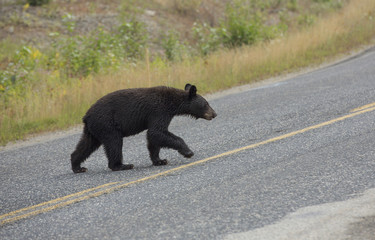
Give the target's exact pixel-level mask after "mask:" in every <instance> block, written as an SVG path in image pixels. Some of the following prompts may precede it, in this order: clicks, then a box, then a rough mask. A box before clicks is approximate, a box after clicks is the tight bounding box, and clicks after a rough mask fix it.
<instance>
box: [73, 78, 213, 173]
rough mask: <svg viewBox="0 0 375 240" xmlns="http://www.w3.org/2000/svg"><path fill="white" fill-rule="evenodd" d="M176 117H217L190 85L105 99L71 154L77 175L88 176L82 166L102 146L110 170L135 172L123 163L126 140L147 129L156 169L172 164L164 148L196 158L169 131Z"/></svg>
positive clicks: (87, 120)
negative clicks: (165, 156) (163, 151)
mask: <svg viewBox="0 0 375 240" xmlns="http://www.w3.org/2000/svg"><path fill="white" fill-rule="evenodd" d="M176 115H190V116H192V117H194V118H196V119H198V118H204V119H206V120H211V119H213V118H215V117H216V113H215V111H214V110H213V109H212V108H211V107H210V105H209V104H208V102H207V101H206V100H205V99H204V98H203V97H202V96H200V95H198V94H197V88H196V87H195V86H194V85H190V84H186V86H185V90H179V89H175V88H171V87H164V86H160V87H152V88H134V89H124V90H119V91H116V92H113V93H110V94H108V95H106V96H104V97H102V98H101V99H99V100H98V101H97V102H96V103H95V104H94V105H92V106H91V108H90V109H89V110H88V111H87V113H86V115H85V116H84V117H83V123H84V128H83V134H82V137H81V139H80V141H79V142H78V144H77V147H76V149H75V151H74V152H73V153H72V154H71V163H72V170H73V172H74V173H81V172H86V171H87V168H84V167H81V163H82V162H84V161H85V160H86V159H87V158H88V157H89V156H90V155H91V153H93V152H94V151H95V150H97V149H98V148H99V147H100V146H101V145H102V144H103V146H104V150H105V153H106V156H107V158H108V167H109V168H110V169H112V170H113V171H119V170H126V169H132V168H133V165H132V164H123V163H122V160H123V159H122V143H123V138H124V137H127V136H131V135H135V134H138V133H140V132H142V131H144V130H146V129H148V131H147V147H148V150H149V153H150V158H151V161H152V164H153V165H155V166H158V165H166V164H167V163H168V162H167V160H165V159H160V158H159V152H160V149H161V148H172V149H175V150H177V151H178V152H179V153H180V154H182V155H183V156H184V157H186V158H190V157H192V156H193V155H194V153H193V152H192V151H191V150H190V149H189V147H188V146H187V145H186V143H185V142H184V140H182V138H180V137H178V136H176V135H174V134H173V133H171V132H169V131H168V126H169V124H170V122H171V121H172V118H173V117H174V116H176Z"/></svg>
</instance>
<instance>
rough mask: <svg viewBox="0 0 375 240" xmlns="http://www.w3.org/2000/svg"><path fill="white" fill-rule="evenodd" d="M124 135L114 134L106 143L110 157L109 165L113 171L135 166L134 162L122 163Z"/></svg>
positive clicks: (106, 149) (105, 146) (105, 149)
mask: <svg viewBox="0 0 375 240" xmlns="http://www.w3.org/2000/svg"><path fill="white" fill-rule="evenodd" d="M122 143H123V140H122V137H121V136H120V135H119V134H112V135H110V138H108V139H107V140H106V141H105V142H103V145H104V151H105V153H106V155H107V158H108V167H109V168H110V169H112V171H121V170H128V169H132V168H134V165H133V164H122Z"/></svg>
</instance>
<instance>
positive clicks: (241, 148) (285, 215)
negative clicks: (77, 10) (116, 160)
mask: <svg viewBox="0 0 375 240" xmlns="http://www.w3.org/2000/svg"><path fill="white" fill-rule="evenodd" d="M182 87H183V86H182ZM197 87H198V91H199V84H198V85H197ZM374 102H375V50H374V49H372V50H369V51H367V52H365V53H363V54H361V55H359V56H357V57H355V58H353V59H350V60H348V61H345V62H341V63H339V64H336V65H334V66H330V67H326V68H323V69H320V70H317V71H314V72H311V73H306V74H303V75H300V76H297V77H293V78H291V79H288V80H285V81H282V82H276V83H271V84H267V85H264V86H261V87H258V88H253V89H247V90H243V91H240V92H238V93H236V94H226V95H225V94H224V95H223V96H220V97H214V98H212V99H210V104H211V106H212V107H213V108H214V109H215V111H216V112H217V114H218V117H217V118H215V119H214V120H212V121H205V120H193V119H190V118H182V117H179V118H176V119H174V120H173V122H172V124H171V126H170V130H171V132H173V133H175V134H176V135H178V136H181V137H182V138H184V139H185V141H186V143H187V144H188V145H189V146H190V148H191V149H192V150H193V151H194V152H195V155H194V157H193V158H192V159H184V158H183V157H182V156H180V155H179V154H178V153H177V152H174V151H172V150H163V151H162V153H161V156H162V157H164V158H167V159H169V165H167V166H161V167H155V166H152V164H151V161H150V160H149V158H148V152H147V148H146V140H145V134H144V133H143V134H140V135H137V136H135V137H131V138H126V139H125V141H124V149H123V151H124V159H125V162H126V163H132V164H134V165H135V168H134V169H133V170H128V171H122V172H111V171H110V170H109V169H108V168H107V162H106V159H105V156H104V152H103V149H99V151H97V152H96V153H94V154H93V155H92V157H90V159H88V161H87V162H86V163H85V164H84V166H85V167H87V168H88V172H87V173H84V174H73V173H72V171H71V170H70V162H69V156H70V153H71V152H72V151H73V149H74V147H75V145H76V143H77V141H78V139H79V136H80V133H75V134H70V135H68V136H64V137H59V138H56V139H51V140H49V141H44V142H40V143H35V144H30V145H29V146H21V147H15V148H11V149H6V150H2V151H0V163H1V165H0V182H1V184H0V194H1V195H0V221H1V227H0V239H301V238H302V237H303V239H309V238H310V239H357V238H358V237H359V239H366V238H369V239H371V238H372V237H373V236H375V229H374V224H371V223H374V219H375V217H374V216H375V191H374V189H373V188H375V174H374V173H375V161H374V159H375V130H374V128H375V122H374V119H375V104H373V103H374ZM362 106H364V107H362ZM359 107H362V108H359ZM314 237H315V238H314Z"/></svg>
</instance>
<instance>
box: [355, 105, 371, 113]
mask: <svg viewBox="0 0 375 240" xmlns="http://www.w3.org/2000/svg"><path fill="white" fill-rule="evenodd" d="M374 106H375V103H370V104H366V105H364V106H362V107H358V108H354V109H352V110H351V111H350V112H351V113H352V112H357V111H360V110H363V109H366V108H370V107H374Z"/></svg>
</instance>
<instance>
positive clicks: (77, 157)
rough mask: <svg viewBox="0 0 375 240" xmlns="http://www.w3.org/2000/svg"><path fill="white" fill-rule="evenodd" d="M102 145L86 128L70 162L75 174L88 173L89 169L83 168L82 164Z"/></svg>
mask: <svg viewBox="0 0 375 240" xmlns="http://www.w3.org/2000/svg"><path fill="white" fill-rule="evenodd" d="M100 145H101V143H100V142H99V141H98V140H96V139H95V138H94V137H93V136H91V134H90V133H88V132H87V129H86V127H85V129H84V131H83V134H82V137H81V139H80V140H79V142H78V144H77V147H76V149H75V150H74V152H73V153H72V154H71V155H70V156H71V159H70V161H71V164H72V170H73V172H74V173H82V172H86V171H87V168H84V167H81V163H82V162H84V161H85V160H86V159H87V158H88V157H89V156H90V155H91V153H93V152H94V151H95V150H97V149H98V148H99V147H100Z"/></svg>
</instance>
